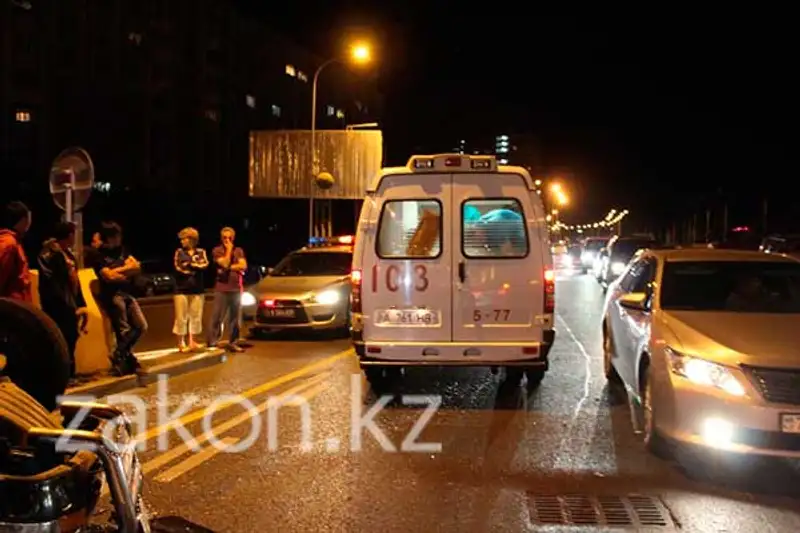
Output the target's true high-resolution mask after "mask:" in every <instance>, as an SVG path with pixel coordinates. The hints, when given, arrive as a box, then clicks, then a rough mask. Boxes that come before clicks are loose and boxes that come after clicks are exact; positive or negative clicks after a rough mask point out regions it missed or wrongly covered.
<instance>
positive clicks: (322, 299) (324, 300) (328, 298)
mask: <svg viewBox="0 0 800 533" xmlns="http://www.w3.org/2000/svg"><path fill="white" fill-rule="evenodd" d="M341 297H342V295H341V294H339V291H336V290H328V291H322V292H320V293H317V294H316V295H314V301H315V302H317V303H319V304H323V305H333V304H335V303H336V302H338V301H339V300H340V299H341Z"/></svg>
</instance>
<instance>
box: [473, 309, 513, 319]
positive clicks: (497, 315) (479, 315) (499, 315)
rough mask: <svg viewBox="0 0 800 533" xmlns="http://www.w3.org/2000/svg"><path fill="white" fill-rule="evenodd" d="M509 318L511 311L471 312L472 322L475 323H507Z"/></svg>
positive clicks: (476, 310)
mask: <svg viewBox="0 0 800 533" xmlns="http://www.w3.org/2000/svg"><path fill="white" fill-rule="evenodd" d="M510 317H511V309H488V310H480V309H475V310H474V311H473V312H472V320H473V321H475V322H482V321H484V320H492V319H493V318H494V321H495V322H508V319H509V318H510Z"/></svg>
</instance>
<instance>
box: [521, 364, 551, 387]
mask: <svg viewBox="0 0 800 533" xmlns="http://www.w3.org/2000/svg"><path fill="white" fill-rule="evenodd" d="M546 372H547V371H546V370H544V369H542V368H526V369H525V378H527V380H528V388H529V389H532V388H535V387H538V386H539V385H540V384H541V383H542V380H543V379H544V375H545V373H546Z"/></svg>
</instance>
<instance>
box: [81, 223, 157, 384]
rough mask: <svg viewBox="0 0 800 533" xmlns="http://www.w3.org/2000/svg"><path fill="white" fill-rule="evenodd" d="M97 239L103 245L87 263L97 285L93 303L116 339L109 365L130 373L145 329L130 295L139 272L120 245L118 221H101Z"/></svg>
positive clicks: (137, 263)
mask: <svg viewBox="0 0 800 533" xmlns="http://www.w3.org/2000/svg"><path fill="white" fill-rule="evenodd" d="M100 238H101V239H102V242H103V244H102V245H101V246H100V248H98V249H97V253H95V254H92V256H91V257H92V262H93V264H92V265H90V266H91V267H92V268H93V269H94V271H95V274H96V275H97V280H98V282H99V284H100V291H99V294H98V296H97V303H98V305H99V306H100V307H101V309H102V310H103V311H104V312H105V313H106V315H108V318H109V320H110V321H111V327H112V328H113V329H114V335H115V336H116V338H117V347H116V349H115V350H114V353H113V355H112V357H111V361H112V364H113V365H114V367H115V369H116V370H117V371H118V372H119V373H120V374H131V373H133V372H135V371H136V367H137V365H138V363H137V361H136V358H135V357H134V355H133V347H134V345H135V344H136V342H137V341H138V340H139V338H140V337H141V336H142V334H143V333H144V332H145V331H147V320H145V317H144V313H142V309H141V307H139V302H137V301H136V298H134V297H133V296H132V295H131V280H132V278H133V277H135V276H137V275H138V274H139V273H140V271H141V265H139V261H137V260H136V259H135V258H134V257H133V256H132V255H129V254H128V253H127V251H126V250H125V249H124V248H123V247H122V229H121V228H120V227H119V225H118V224H116V223H114V222H104V223H103V225H102V227H101V229H100Z"/></svg>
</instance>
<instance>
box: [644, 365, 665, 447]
mask: <svg viewBox="0 0 800 533" xmlns="http://www.w3.org/2000/svg"><path fill="white" fill-rule="evenodd" d="M651 378H652V372H651V370H650V365H647V366H646V367H645V368H643V369H642V376H641V378H640V379H641V387H640V388H641V398H642V406H641V409H642V438H643V440H644V447H645V448H646V449H647V451H649V452H650V453H652V454H653V455H655V456H657V457H660V458H662V459H667V458H669V457H670V455H671V449H670V445H669V442H667V440H666V439H664V437H662V436H661V434H660V433H659V432H658V429H657V428H656V423H655V421H656V410H655V409H654V408H653V403H652V395H651V388H650V384H651V383H652V381H651Z"/></svg>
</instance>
